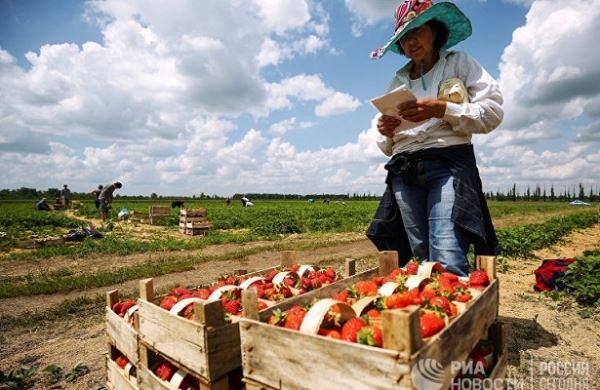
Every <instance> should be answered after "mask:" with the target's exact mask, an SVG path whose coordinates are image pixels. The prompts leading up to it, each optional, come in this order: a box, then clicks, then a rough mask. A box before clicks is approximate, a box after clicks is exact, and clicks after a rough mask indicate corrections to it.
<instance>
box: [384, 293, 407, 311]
mask: <svg viewBox="0 0 600 390" xmlns="http://www.w3.org/2000/svg"><path fill="white" fill-rule="evenodd" d="M412 303H413V298H412V297H411V296H410V294H409V293H408V292H403V293H397V294H392V295H390V296H389V297H386V298H385V300H384V305H385V307H386V308H388V309H401V308H403V307H406V306H408V305H411V304H412Z"/></svg>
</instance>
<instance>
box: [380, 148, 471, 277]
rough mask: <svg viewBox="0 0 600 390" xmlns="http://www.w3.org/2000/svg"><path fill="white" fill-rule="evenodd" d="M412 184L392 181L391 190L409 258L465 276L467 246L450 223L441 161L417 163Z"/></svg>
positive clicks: (446, 174) (448, 185) (450, 202)
mask: <svg viewBox="0 0 600 390" xmlns="http://www.w3.org/2000/svg"><path fill="white" fill-rule="evenodd" d="M415 164H418V165H417V171H416V173H417V176H416V183H411V184H406V183H405V182H404V180H403V177H402V176H401V175H394V176H393V177H392V183H391V184H392V190H393V191H394V195H395V197H396V202H397V203H398V207H399V208H400V213H401V214H402V222H403V223H404V228H405V229H406V233H407V235H408V241H409V243H410V247H411V249H412V252H413V255H414V256H416V257H418V258H419V259H421V260H431V261H439V262H440V263H442V264H443V265H444V267H445V268H446V270H447V271H449V272H452V273H454V274H457V275H461V276H466V275H467V272H468V269H467V268H468V266H467V251H468V249H469V248H468V247H469V243H468V240H467V238H466V237H465V235H464V233H463V231H462V230H461V229H460V228H459V227H458V226H455V224H454V222H452V207H453V206H454V186H453V181H454V180H453V177H452V174H451V172H450V169H449V168H448V166H447V164H446V163H445V162H444V160H420V161H418V162H415Z"/></svg>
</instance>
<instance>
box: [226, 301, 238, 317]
mask: <svg viewBox="0 0 600 390" xmlns="http://www.w3.org/2000/svg"><path fill="white" fill-rule="evenodd" d="M241 306H242V305H241V303H240V301H239V300H237V299H231V300H228V301H225V302H223V309H225V311H226V312H227V313H229V314H233V315H238V314H239V312H240V311H241Z"/></svg>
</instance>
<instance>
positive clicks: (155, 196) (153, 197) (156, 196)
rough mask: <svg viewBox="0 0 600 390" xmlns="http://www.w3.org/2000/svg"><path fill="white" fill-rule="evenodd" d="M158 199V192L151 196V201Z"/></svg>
mask: <svg viewBox="0 0 600 390" xmlns="http://www.w3.org/2000/svg"><path fill="white" fill-rule="evenodd" d="M157 198H158V194H157V193H156V192H153V193H151V194H150V199H157Z"/></svg>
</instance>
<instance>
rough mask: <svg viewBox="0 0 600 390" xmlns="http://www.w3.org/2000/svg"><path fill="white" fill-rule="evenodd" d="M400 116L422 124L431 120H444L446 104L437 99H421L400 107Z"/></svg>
mask: <svg viewBox="0 0 600 390" xmlns="http://www.w3.org/2000/svg"><path fill="white" fill-rule="evenodd" d="M397 108H398V115H400V116H401V117H402V118H403V119H406V120H407V121H411V122H421V121H424V120H427V119H431V118H443V117H444V113H445V112H446V102H445V101H442V100H437V99H430V98H428V99H419V100H417V101H414V102H406V103H402V104H399V105H398V107H397Z"/></svg>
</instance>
